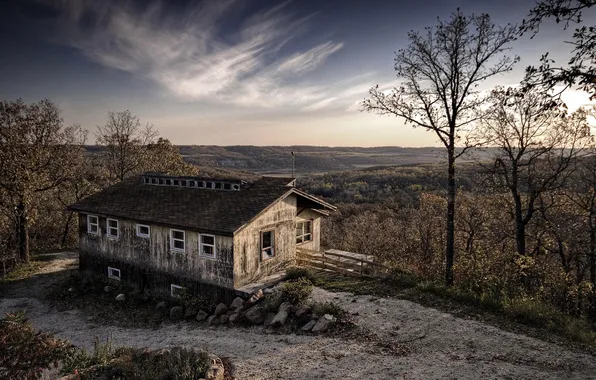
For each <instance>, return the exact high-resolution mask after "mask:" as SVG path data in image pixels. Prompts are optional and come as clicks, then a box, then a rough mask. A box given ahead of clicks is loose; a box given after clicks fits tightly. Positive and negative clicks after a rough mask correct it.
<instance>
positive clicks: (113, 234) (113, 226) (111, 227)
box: [107, 219, 118, 239]
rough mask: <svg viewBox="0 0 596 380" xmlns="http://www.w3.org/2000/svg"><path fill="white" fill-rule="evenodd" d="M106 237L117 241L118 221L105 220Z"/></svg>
mask: <svg viewBox="0 0 596 380" xmlns="http://www.w3.org/2000/svg"><path fill="white" fill-rule="evenodd" d="M107 225H108V226H107V227H108V228H107V230H108V237H110V238H114V239H117V238H118V221H117V220H116V219H108V220H107Z"/></svg>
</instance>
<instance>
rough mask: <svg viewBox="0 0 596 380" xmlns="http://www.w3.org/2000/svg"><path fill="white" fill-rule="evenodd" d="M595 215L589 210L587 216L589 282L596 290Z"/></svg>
mask: <svg viewBox="0 0 596 380" xmlns="http://www.w3.org/2000/svg"><path fill="white" fill-rule="evenodd" d="M595 218H596V215H595V213H594V210H590V215H589V216H588V225H589V227H590V282H591V283H592V287H593V288H594V289H596V225H595V224H596V223H595V222H596V221H595Z"/></svg>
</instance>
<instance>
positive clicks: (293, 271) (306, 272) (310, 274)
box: [285, 267, 317, 284]
mask: <svg viewBox="0 0 596 380" xmlns="http://www.w3.org/2000/svg"><path fill="white" fill-rule="evenodd" d="M299 278H306V279H307V280H309V281H310V282H311V283H313V284H315V283H316V282H317V278H316V275H315V273H314V271H313V270H312V269H310V268H305V267H291V268H288V269H287V270H286V277H285V279H286V280H288V281H289V280H297V279H299Z"/></svg>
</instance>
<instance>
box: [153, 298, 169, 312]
mask: <svg viewBox="0 0 596 380" xmlns="http://www.w3.org/2000/svg"><path fill="white" fill-rule="evenodd" d="M167 307H168V305H167V304H166V301H160V302H158V303H157V305H155V310H157V311H162V312H163V311H165V310H166V308H167Z"/></svg>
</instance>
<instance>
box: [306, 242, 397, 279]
mask: <svg viewBox="0 0 596 380" xmlns="http://www.w3.org/2000/svg"><path fill="white" fill-rule="evenodd" d="M296 263H297V264H298V265H301V266H308V267H313V268H319V269H323V270H330V271H333V272H338V273H341V274H344V275H346V276H357V277H383V276H384V275H386V274H387V273H388V268H387V267H386V266H384V265H382V264H379V263H376V262H374V261H372V260H369V259H367V258H366V256H365V255H362V254H355V253H349V252H344V253H340V252H334V251H329V250H328V251H313V250H310V249H304V248H298V247H297V248H296Z"/></svg>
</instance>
